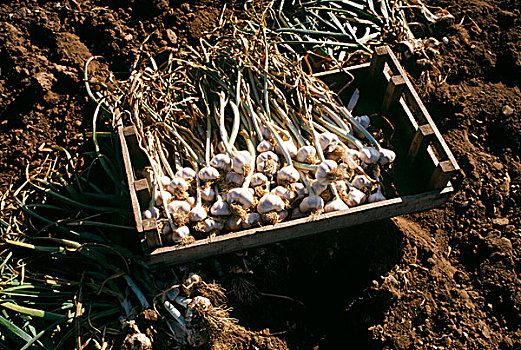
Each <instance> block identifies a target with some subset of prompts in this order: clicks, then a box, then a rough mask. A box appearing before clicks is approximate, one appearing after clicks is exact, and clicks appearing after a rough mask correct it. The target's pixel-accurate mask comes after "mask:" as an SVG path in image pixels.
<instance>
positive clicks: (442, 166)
mask: <svg viewBox="0 0 521 350" xmlns="http://www.w3.org/2000/svg"><path fill="white" fill-rule="evenodd" d="M458 171H459V169H457V168H456V167H455V166H454V164H452V162H451V161H450V160H444V161H442V162H439V163H438V165H437V166H436V169H434V172H433V173H432V177H431V179H430V184H431V186H432V187H433V188H443V187H444V186H446V185H447V184H448V183H449V181H450V179H452V178H453V177H454V176H455V175H456V173H457V172H458Z"/></svg>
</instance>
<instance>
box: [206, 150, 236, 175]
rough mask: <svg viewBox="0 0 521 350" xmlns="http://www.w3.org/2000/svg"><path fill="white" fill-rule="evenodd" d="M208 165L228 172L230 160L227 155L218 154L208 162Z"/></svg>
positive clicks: (230, 164) (230, 166)
mask: <svg viewBox="0 0 521 350" xmlns="http://www.w3.org/2000/svg"><path fill="white" fill-rule="evenodd" d="M210 165H211V166H213V167H214V168H216V169H219V170H222V171H229V170H230V169H231V168H232V160H231V159H230V157H229V156H228V155H227V154H225V153H219V154H216V155H215V156H214V157H213V158H212V160H210Z"/></svg>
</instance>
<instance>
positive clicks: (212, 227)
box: [198, 218, 224, 233]
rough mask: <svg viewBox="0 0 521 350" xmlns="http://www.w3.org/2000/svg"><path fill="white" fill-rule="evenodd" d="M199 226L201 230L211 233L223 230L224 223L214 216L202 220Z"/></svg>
mask: <svg viewBox="0 0 521 350" xmlns="http://www.w3.org/2000/svg"><path fill="white" fill-rule="evenodd" d="M198 228H199V230H200V231H201V232H204V233H210V232H214V231H220V230H222V229H223V228H224V224H223V223H222V222H219V221H216V220H214V219H212V218H206V219H205V220H204V221H201V222H200V224H199V225H198Z"/></svg>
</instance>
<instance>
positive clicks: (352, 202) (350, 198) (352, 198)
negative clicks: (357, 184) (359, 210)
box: [345, 187, 366, 207]
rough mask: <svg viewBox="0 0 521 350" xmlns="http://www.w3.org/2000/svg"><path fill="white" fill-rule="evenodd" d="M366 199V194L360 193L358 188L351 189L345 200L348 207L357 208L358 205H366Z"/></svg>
mask: <svg viewBox="0 0 521 350" xmlns="http://www.w3.org/2000/svg"><path fill="white" fill-rule="evenodd" d="M365 199H366V196H365V193H364V192H362V191H360V190H359V189H357V188H354V187H351V188H350V189H349V193H348V194H347V198H346V199H345V200H346V204H347V205H348V206H350V207H356V206H357V205H360V204H362V203H364V201H365Z"/></svg>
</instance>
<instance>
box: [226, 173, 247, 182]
mask: <svg viewBox="0 0 521 350" xmlns="http://www.w3.org/2000/svg"><path fill="white" fill-rule="evenodd" d="M225 179H226V182H227V183H230V184H236V185H240V184H242V183H243V182H244V176H242V175H241V174H237V173H234V172H233V171H231V172H229V173H226V177H225Z"/></svg>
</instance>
